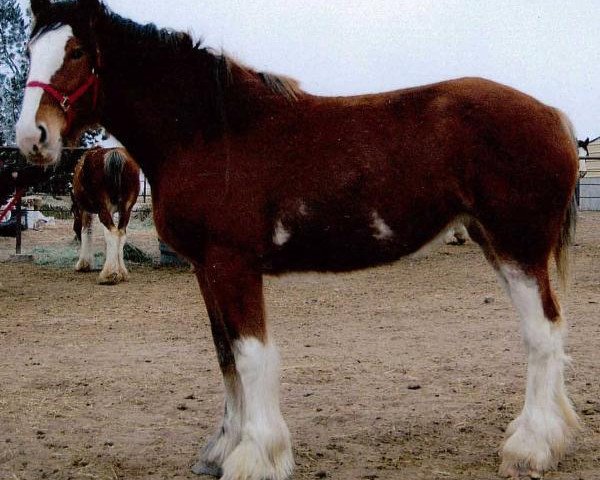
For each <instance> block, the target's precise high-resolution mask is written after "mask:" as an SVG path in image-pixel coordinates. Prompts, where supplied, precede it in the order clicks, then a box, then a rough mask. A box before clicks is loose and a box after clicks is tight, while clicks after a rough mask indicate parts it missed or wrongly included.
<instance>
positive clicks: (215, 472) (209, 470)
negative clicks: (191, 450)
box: [192, 461, 223, 478]
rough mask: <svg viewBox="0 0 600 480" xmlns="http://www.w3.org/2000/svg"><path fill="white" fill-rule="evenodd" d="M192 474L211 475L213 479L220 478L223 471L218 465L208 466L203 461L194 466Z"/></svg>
mask: <svg viewBox="0 0 600 480" xmlns="http://www.w3.org/2000/svg"><path fill="white" fill-rule="evenodd" d="M192 473H195V474H196V475H209V476H211V477H216V478H220V477H221V476H222V475H223V470H222V469H221V467H219V466H218V465H214V464H207V463H204V462H203V461H199V462H198V463H196V464H194V465H193V466H192Z"/></svg>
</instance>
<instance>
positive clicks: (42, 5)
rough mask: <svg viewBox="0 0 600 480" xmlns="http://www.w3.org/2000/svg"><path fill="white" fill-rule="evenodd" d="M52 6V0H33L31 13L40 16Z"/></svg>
mask: <svg viewBox="0 0 600 480" xmlns="http://www.w3.org/2000/svg"><path fill="white" fill-rule="evenodd" d="M49 8H50V0H31V13H32V14H33V16H34V18H36V17H39V16H40V15H41V14H42V13H43V12H45V11H46V10H48V9H49Z"/></svg>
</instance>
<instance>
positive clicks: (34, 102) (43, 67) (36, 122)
mask: <svg viewBox="0 0 600 480" xmlns="http://www.w3.org/2000/svg"><path fill="white" fill-rule="evenodd" d="M72 37H73V30H72V29H71V27H70V26H68V25H63V26H61V27H59V28H57V29H56V30H50V31H48V32H45V33H42V34H41V35H38V36H37V37H35V38H33V39H32V40H31V42H30V44H29V53H30V67H29V76H28V78H27V81H28V82H31V81H38V82H43V83H51V80H52V77H54V75H55V74H56V72H57V71H58V70H59V69H60V67H61V66H62V64H63V62H64V57H65V48H66V45H67V42H68V41H69V39H70V38H72ZM43 94H44V91H43V90H42V89H41V88H38V87H35V88H26V89H25V96H24V98H23V108H22V109H21V115H20V117H19V121H18V122H17V144H18V145H19V148H20V149H21V151H22V152H23V153H24V154H25V155H28V154H30V153H32V151H33V147H34V146H37V147H38V149H40V150H42V151H41V153H44V152H43V148H44V147H45V148H47V149H49V150H50V152H49V153H53V150H55V148H56V144H57V143H59V142H60V132H54V131H52V130H53V129H52V126H51V125H46V124H45V123H44V119H38V118H37V117H38V109H39V106H40V101H41V99H42V95H43ZM40 126H42V127H43V128H45V129H46V132H47V133H48V134H53V135H50V136H48V138H46V142H45V143H47V144H48V145H41V144H40V143H41V136H40V135H41V130H40Z"/></svg>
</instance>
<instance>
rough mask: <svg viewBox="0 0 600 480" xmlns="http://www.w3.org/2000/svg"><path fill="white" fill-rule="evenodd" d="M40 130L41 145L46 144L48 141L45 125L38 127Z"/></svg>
mask: <svg viewBox="0 0 600 480" xmlns="http://www.w3.org/2000/svg"><path fill="white" fill-rule="evenodd" d="M38 128H39V129H40V143H46V140H47V139H48V132H47V131H46V128H45V127H44V126H43V125H38Z"/></svg>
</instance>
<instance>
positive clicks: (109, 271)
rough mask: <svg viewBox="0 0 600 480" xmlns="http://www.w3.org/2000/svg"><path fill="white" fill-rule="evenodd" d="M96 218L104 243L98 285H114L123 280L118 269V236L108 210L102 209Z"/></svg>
mask: <svg viewBox="0 0 600 480" xmlns="http://www.w3.org/2000/svg"><path fill="white" fill-rule="evenodd" d="M98 218H99V219H100V221H101V222H102V226H103V227H104V228H103V230H104V241H105V242H106V259H105V261H104V267H102V271H101V272H100V275H99V276H98V283H100V284H102V285H115V284H117V283H119V282H120V281H121V280H123V275H122V273H121V271H120V269H119V245H120V241H121V239H120V237H121V236H120V234H119V230H118V228H117V227H116V226H115V224H114V222H113V219H112V214H111V213H110V211H109V210H107V209H105V208H103V209H101V210H100V212H99V213H98Z"/></svg>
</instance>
